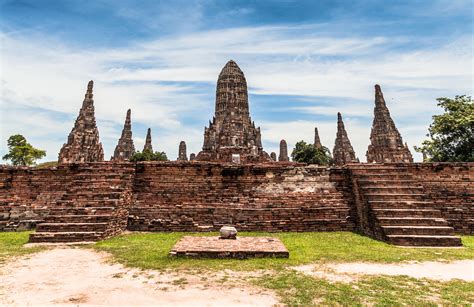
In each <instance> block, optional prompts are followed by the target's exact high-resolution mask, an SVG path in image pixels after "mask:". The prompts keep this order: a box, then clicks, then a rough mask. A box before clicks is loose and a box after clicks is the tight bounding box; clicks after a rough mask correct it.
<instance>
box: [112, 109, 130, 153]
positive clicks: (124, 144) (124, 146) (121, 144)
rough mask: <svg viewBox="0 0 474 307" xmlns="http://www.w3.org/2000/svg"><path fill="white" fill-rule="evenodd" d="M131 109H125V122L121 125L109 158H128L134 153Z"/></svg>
mask: <svg viewBox="0 0 474 307" xmlns="http://www.w3.org/2000/svg"><path fill="white" fill-rule="evenodd" d="M131 115H132V110H130V109H128V110H127V116H126V117H125V124H124V125H123V129H122V135H121V136H120V139H119V141H118V144H117V146H116V147H115V151H114V155H113V157H112V159H111V160H118V161H121V160H129V159H130V158H131V157H132V156H133V154H134V153H135V145H134V144H133V139H132V120H131Z"/></svg>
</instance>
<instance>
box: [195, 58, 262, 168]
mask: <svg viewBox="0 0 474 307" xmlns="http://www.w3.org/2000/svg"><path fill="white" fill-rule="evenodd" d="M232 155H238V156H239V160H240V161H241V162H243V163H245V162H264V161H271V159H270V156H269V155H268V154H267V153H266V152H264V151H263V148H262V139H261V135H260V127H258V128H256V127H255V123H254V122H253V121H252V120H251V118H250V111H249V101H248V93H247V81H246V80H245V76H244V73H243V72H242V71H241V70H240V68H239V66H237V63H235V62H234V61H232V60H231V61H229V62H227V64H226V65H225V66H224V68H222V71H221V73H220V74H219V78H218V79H217V88H216V109H215V115H214V117H213V118H212V122H211V121H210V122H209V127H206V128H205V129H204V145H203V147H202V151H201V152H200V153H199V154H198V155H197V156H196V160H200V161H222V162H231V161H232Z"/></svg>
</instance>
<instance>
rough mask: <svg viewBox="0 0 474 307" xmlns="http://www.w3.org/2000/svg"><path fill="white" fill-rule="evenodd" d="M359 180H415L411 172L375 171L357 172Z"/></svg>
mask: <svg viewBox="0 0 474 307" xmlns="http://www.w3.org/2000/svg"><path fill="white" fill-rule="evenodd" d="M355 177H356V178H357V180H391V181H394V182H395V181H400V180H413V175H412V174H409V173H396V172H394V173H374V174H363V175H362V174H356V175H355Z"/></svg>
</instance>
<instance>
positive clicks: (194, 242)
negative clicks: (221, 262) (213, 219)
mask: <svg viewBox="0 0 474 307" xmlns="http://www.w3.org/2000/svg"><path fill="white" fill-rule="evenodd" d="M169 254H170V256H175V257H190V258H238V259H244V258H263V257H275V258H288V257H289V252H288V250H287V249H286V247H285V245H283V243H282V242H281V241H280V240H279V239H277V238H273V237H237V239H234V240H232V239H220V238H219V237H193V236H184V237H183V238H181V240H179V241H178V242H177V243H176V244H175V246H174V247H173V248H172V249H171V251H170V253H169Z"/></svg>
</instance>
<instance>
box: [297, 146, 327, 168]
mask: <svg viewBox="0 0 474 307" xmlns="http://www.w3.org/2000/svg"><path fill="white" fill-rule="evenodd" d="M291 158H292V159H293V161H295V162H303V163H308V164H319V165H329V164H331V163H332V158H331V152H330V151H329V149H327V147H324V146H323V148H316V147H314V145H312V144H307V143H306V142H305V141H299V142H298V143H296V145H295V148H294V149H293V151H292V153H291Z"/></svg>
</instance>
